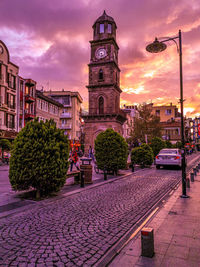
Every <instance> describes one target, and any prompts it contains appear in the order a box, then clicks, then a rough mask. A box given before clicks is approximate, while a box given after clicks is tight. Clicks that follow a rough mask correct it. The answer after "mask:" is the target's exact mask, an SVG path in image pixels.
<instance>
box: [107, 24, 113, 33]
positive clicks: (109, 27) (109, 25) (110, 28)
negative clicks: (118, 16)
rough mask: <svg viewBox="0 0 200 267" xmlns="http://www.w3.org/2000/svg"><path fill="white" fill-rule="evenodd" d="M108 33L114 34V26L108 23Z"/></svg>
mask: <svg viewBox="0 0 200 267" xmlns="http://www.w3.org/2000/svg"><path fill="white" fill-rule="evenodd" d="M108 33H112V24H110V23H108Z"/></svg>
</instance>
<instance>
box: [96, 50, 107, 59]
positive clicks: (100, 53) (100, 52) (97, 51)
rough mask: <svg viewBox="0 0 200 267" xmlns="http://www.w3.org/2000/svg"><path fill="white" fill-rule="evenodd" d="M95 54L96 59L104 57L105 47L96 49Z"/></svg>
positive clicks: (105, 54) (105, 53)
mask: <svg viewBox="0 0 200 267" xmlns="http://www.w3.org/2000/svg"><path fill="white" fill-rule="evenodd" d="M95 56H96V58H98V59H100V58H104V57H106V56H107V52H106V49H104V48H99V49H97V50H96V53H95Z"/></svg>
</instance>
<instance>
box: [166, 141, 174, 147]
mask: <svg viewBox="0 0 200 267" xmlns="http://www.w3.org/2000/svg"><path fill="white" fill-rule="evenodd" d="M165 147H166V148H173V144H172V143H171V142H170V141H169V140H167V141H165Z"/></svg>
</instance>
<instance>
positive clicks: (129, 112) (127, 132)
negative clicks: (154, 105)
mask: <svg viewBox="0 0 200 267" xmlns="http://www.w3.org/2000/svg"><path fill="white" fill-rule="evenodd" d="M122 110H123V111H124V112H125V113H126V119H127V120H126V121H125V123H124V124H123V137H124V138H129V137H130V136H131V132H132V131H134V123H135V119H136V118H138V119H139V112H138V109H137V106H135V105H132V106H126V105H124V107H123V109H122Z"/></svg>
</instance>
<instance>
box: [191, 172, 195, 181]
mask: <svg viewBox="0 0 200 267" xmlns="http://www.w3.org/2000/svg"><path fill="white" fill-rule="evenodd" d="M190 180H191V182H194V173H193V172H191V173H190Z"/></svg>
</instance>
